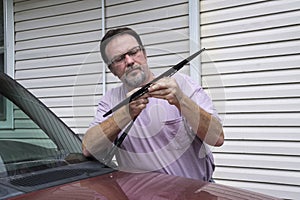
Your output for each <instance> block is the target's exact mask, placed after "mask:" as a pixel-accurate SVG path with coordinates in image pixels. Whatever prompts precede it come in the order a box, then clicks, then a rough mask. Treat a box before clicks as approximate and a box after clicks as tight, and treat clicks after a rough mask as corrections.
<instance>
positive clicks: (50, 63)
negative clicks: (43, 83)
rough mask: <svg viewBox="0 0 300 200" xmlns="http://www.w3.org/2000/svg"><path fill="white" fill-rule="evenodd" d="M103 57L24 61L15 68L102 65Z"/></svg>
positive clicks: (64, 57)
mask: <svg viewBox="0 0 300 200" xmlns="http://www.w3.org/2000/svg"><path fill="white" fill-rule="evenodd" d="M101 62H102V61H101V56H100V54H99V52H97V53H96V52H95V53H88V54H79V55H67V56H61V57H49V58H40V59H34V60H22V61H18V62H16V65H15V68H16V69H17V70H21V69H36V68H46V67H57V66H60V67H62V66H70V65H79V64H88V63H101Z"/></svg>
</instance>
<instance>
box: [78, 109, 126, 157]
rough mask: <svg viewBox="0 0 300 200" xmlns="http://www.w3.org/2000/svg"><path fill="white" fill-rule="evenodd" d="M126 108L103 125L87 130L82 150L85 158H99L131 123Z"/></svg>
mask: <svg viewBox="0 0 300 200" xmlns="http://www.w3.org/2000/svg"><path fill="white" fill-rule="evenodd" d="M130 120H131V118H130V117H129V115H128V114H127V112H126V108H125V107H124V108H122V109H119V110H118V111H117V112H115V113H114V114H113V116H111V117H109V118H108V119H106V120H105V121H103V122H102V123H100V124H98V125H95V126H93V127H91V128H89V129H88V130H87V132H86V133H85V135H84V137H83V142H82V149H83V154H84V155H85V156H90V155H92V156H94V157H98V156H99V155H101V154H102V153H103V151H104V150H106V149H107V148H108V147H110V146H111V144H112V142H113V141H114V140H115V139H116V137H117V136H118V134H119V133H120V131H121V130H122V129H123V128H124V127H125V126H126V125H127V124H128V123H129V122H130Z"/></svg>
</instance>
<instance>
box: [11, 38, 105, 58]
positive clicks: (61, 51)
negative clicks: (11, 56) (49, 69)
mask: <svg viewBox="0 0 300 200" xmlns="http://www.w3.org/2000/svg"><path fill="white" fill-rule="evenodd" d="M49 45H50V44H49ZM26 48H27V47H26ZM91 52H99V42H94V41H93V42H87V43H81V44H70V45H66V46H55V47H48V48H40V49H26V50H25V51H17V52H16V56H15V58H16V60H28V59H35V58H48V57H55V56H64V55H74V54H81V53H91Z"/></svg>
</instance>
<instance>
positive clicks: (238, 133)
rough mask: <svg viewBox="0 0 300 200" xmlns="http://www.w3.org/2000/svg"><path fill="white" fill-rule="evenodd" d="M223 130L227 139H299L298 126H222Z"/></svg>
mask: <svg viewBox="0 0 300 200" xmlns="http://www.w3.org/2000/svg"><path fill="white" fill-rule="evenodd" d="M299 126H300V124H299ZM224 132H225V136H226V139H227V140H263V141H295V142H297V141H300V134H299V127H243V128H241V127H224ZM299 169H300V168H299Z"/></svg>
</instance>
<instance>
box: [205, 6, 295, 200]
mask: <svg viewBox="0 0 300 200" xmlns="http://www.w3.org/2000/svg"><path fill="white" fill-rule="evenodd" d="M299 19H300V1H257V0H256V1H255V0H253V1H223V0H218V1H217V0H216V1H201V25H200V27H201V45H202V46H203V47H205V48H207V52H208V54H209V59H210V60H212V61H213V64H211V62H209V60H208V59H206V58H204V59H203V60H202V62H203V63H202V69H203V71H202V73H203V79H204V83H205V84H204V85H205V86H206V90H207V91H209V93H211V94H214V102H215V105H216V106H217V107H219V108H220V109H219V111H221V113H220V114H221V116H222V119H223V120H224V123H223V124H224V131H225V137H226V141H225V143H224V145H223V146H222V147H221V148H213V152H214V156H215V161H216V165H217V167H216V172H215V174H214V178H215V180H216V181H217V182H218V183H224V184H227V185H232V186H238V187H242V188H246V189H250V190H254V191H258V192H262V193H265V194H269V195H274V196H278V197H281V198H286V199H297V198H298V197H299V196H300V191H299V186H300V153H299V152H300V123H299V118H300V106H299V105H300V104H299V103H300V98H299V97H300V79H299V78H300V74H299V73H300V66H299V63H300V62H299V59H300V56H299V53H300V48H299V44H300V35H299V31H300V26H299V22H300V21H299ZM216 79H221V81H214V80H216Z"/></svg>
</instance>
